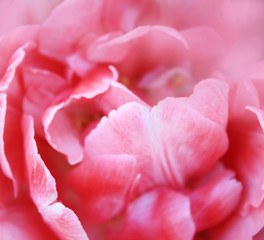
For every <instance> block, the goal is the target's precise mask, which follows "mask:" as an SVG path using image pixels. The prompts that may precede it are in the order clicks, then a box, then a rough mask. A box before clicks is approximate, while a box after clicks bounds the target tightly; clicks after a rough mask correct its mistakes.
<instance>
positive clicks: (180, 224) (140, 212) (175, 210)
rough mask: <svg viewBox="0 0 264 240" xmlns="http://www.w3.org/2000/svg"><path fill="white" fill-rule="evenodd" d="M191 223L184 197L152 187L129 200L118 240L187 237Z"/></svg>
mask: <svg viewBox="0 0 264 240" xmlns="http://www.w3.org/2000/svg"><path fill="white" fill-rule="evenodd" d="M194 232H195V225H194V223H193V221H192V217H191V213H190V203H189V200H188V198H187V197H185V196H183V195H181V194H179V193H176V192H174V191H172V190H170V189H166V188H163V189H156V190H153V191H151V192H148V193H146V194H144V195H143V196H141V197H140V198H138V199H137V200H135V201H134V202H132V203H131V204H130V206H129V207H128V209H127V212H126V222H125V227H124V229H123V231H122V232H121V234H120V236H119V237H117V239H118V240H121V239H126V240H136V239H138V240H140V239H142V240H143V239H144V240H148V239H149V240H152V239H166V240H175V239H182V240H191V239H193V237H194Z"/></svg>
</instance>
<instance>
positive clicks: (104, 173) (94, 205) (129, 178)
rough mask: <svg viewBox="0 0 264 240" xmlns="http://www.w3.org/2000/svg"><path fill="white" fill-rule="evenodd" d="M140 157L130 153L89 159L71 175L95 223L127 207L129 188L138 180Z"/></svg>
mask: <svg viewBox="0 0 264 240" xmlns="http://www.w3.org/2000/svg"><path fill="white" fill-rule="evenodd" d="M135 165H136V159H135V158H134V157H133V156H129V155H102V156H98V157H95V158H93V159H87V160H86V161H84V162H82V163H81V164H80V165H79V166H78V167H77V168H75V169H74V170H73V171H72V172H71V173H70V176H69V179H68V180H69V184H70V186H72V188H73V189H74V190H75V191H76V192H77V194H78V196H79V197H80V199H81V201H82V203H83V206H84V207H83V209H85V211H86V217H87V219H89V220H90V221H92V222H94V223H102V222H104V221H106V220H109V219H111V218H112V217H114V216H115V215H116V214H118V213H119V212H120V211H121V210H122V208H123V207H124V206H125V202H126V200H127V195H128V190H129V188H130V187H131V185H132V182H133V181H134V179H135V174H136V173H135Z"/></svg>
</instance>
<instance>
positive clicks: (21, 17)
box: [0, 0, 61, 35]
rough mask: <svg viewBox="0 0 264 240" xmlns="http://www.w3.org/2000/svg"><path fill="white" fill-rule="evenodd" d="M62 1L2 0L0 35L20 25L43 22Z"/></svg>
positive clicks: (0, 3)
mask: <svg viewBox="0 0 264 240" xmlns="http://www.w3.org/2000/svg"><path fill="white" fill-rule="evenodd" d="M60 1H61V0H52V1H34V0H24V1H20V0H14V1H9V0H2V1H1V2H0V35H1V34H4V33H6V32H7V31H10V30H11V29H13V28H15V27H18V26H22V25H27V24H36V23H41V22H42V21H43V20H44V19H45V18H46V17H47V16H48V14H49V13H50V12H51V10H52V8H53V7H55V6H56V5H57V4H58V3H59V2H60ZM10 13H12V14H10ZM14 16H16V17H14Z"/></svg>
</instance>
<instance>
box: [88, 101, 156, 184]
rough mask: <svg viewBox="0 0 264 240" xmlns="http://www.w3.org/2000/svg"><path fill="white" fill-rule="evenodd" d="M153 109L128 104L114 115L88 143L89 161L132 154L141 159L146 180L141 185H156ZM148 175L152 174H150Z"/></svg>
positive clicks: (100, 126)
mask: <svg viewBox="0 0 264 240" xmlns="http://www.w3.org/2000/svg"><path fill="white" fill-rule="evenodd" d="M148 123H151V120H150V113H149V109H148V108H147V107H145V106H143V105H140V104H138V103H127V104H124V105H122V106H121V107H120V108H119V109H118V110H117V111H111V112H110V113H109V116H108V118H103V119H102V120H101V121H100V123H99V124H98V125H97V127H96V129H94V130H93V131H92V132H91V133H90V134H89V135H88V136H87V137H86V139H85V158H87V159H90V158H93V157H94V156H98V155H101V154H129V155H134V156H135V157H136V159H137V163H138V164H139V166H140V168H142V171H144V172H145V176H142V178H143V179H141V182H144V185H145V184H147V185H149V184H150V185H152V182H153V177H152V174H153V172H152V170H153V166H152V163H151V154H152V153H151V148H152V146H151V145H150V144H151V142H150V141H153V140H152V139H151V138H150V136H149V134H151V133H149V127H148ZM146 172H148V173H149V174H146Z"/></svg>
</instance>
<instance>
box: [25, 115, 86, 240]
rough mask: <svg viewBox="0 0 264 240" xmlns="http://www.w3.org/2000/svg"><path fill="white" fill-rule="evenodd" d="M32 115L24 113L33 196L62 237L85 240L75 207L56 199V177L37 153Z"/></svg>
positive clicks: (28, 167)
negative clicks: (72, 208) (69, 206)
mask: <svg viewBox="0 0 264 240" xmlns="http://www.w3.org/2000/svg"><path fill="white" fill-rule="evenodd" d="M33 124H34V123H33V118H32V117H30V116H24V117H23V122H22V127H23V130H24V131H23V133H24V149H25V160H26V170H27V181H28V186H29V192H30V196H31V198H32V200H33V202H34V203H35V205H36V207H37V209H38V211H39V213H40V214H41V216H42V218H43V220H44V221H45V222H46V223H47V225H48V226H49V227H50V228H51V229H52V230H53V231H54V232H55V233H56V234H57V236H58V237H60V238H61V239H69V240H70V239H76V240H77V239H85V240H87V239H88V238H87V235H86V233H85V231H84V230H83V228H82V226H81V223H80V222H79V220H78V218H77V216H76V215H75V214H74V212H73V211H72V210H70V209H69V208H67V207H65V206H64V205H63V204H62V203H60V202H57V190H56V186H55V180H54V178H53V177H52V176H51V174H50V172H49V171H48V169H47V168H46V166H45V164H44V162H43V161H42V159H41V157H40V155H39V154H38V152H37V146H36V142H35V140H34V128H33Z"/></svg>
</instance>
